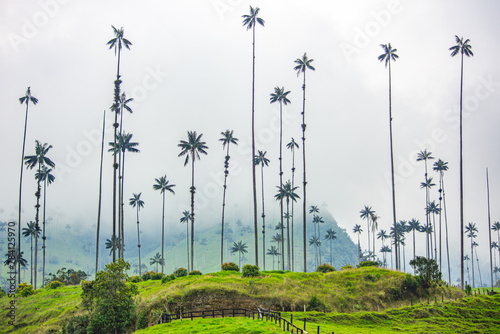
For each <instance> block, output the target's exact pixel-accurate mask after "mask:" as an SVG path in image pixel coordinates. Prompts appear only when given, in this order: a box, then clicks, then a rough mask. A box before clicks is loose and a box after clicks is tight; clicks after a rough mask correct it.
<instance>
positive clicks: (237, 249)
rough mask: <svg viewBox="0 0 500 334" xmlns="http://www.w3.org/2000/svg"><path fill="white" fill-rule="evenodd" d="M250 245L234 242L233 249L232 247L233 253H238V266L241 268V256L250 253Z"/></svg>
mask: <svg viewBox="0 0 500 334" xmlns="http://www.w3.org/2000/svg"><path fill="white" fill-rule="evenodd" d="M247 248H248V245H247V244H246V243H244V242H243V241H238V243H236V242H233V247H231V253H238V266H239V267H241V255H242V254H245V253H248V250H247Z"/></svg>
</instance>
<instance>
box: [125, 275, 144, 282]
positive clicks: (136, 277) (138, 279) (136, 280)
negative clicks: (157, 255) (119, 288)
mask: <svg viewBox="0 0 500 334" xmlns="http://www.w3.org/2000/svg"><path fill="white" fill-rule="evenodd" d="M128 281H129V282H132V283H139V282H142V279H141V277H140V276H139V275H135V276H130V277H129V279H128Z"/></svg>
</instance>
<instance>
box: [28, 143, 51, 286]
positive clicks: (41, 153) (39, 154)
mask: <svg viewBox="0 0 500 334" xmlns="http://www.w3.org/2000/svg"><path fill="white" fill-rule="evenodd" d="M51 148H52V145H48V144H47V143H44V144H41V143H40V142H39V141H38V140H36V141H35V154H34V155H30V156H27V157H25V158H24V163H25V164H26V167H27V168H30V169H33V168H34V167H35V166H38V174H40V173H41V170H42V167H44V166H49V167H52V168H53V167H55V163H54V162H53V161H52V160H50V159H49V158H48V157H47V153H48V152H49V150H50V149H51ZM40 183H41V179H38V180H37V191H36V193H35V196H36V206H35V208H36V213H35V226H36V228H37V229H38V228H40V225H39V223H38V222H39V221H40V218H39V217H40V215H39V214H40V193H41V191H42V190H41V185H40ZM37 259H38V236H37V235H35V268H34V270H35V280H34V285H33V288H34V289H35V290H36V286H37V285H36V283H37V280H36V278H37V262H38V261H37Z"/></svg>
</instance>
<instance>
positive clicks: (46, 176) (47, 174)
mask: <svg viewBox="0 0 500 334" xmlns="http://www.w3.org/2000/svg"><path fill="white" fill-rule="evenodd" d="M51 172H52V168H47V167H46V166H43V167H42V169H41V170H40V172H36V174H35V179H36V180H37V181H38V180H39V181H40V182H43V220H42V242H43V244H42V252H43V255H42V258H43V260H42V286H43V285H44V284H45V240H46V239H47V238H46V237H45V212H46V205H45V204H46V203H47V184H49V185H51V184H52V182H54V180H55V179H56V177H55V176H54V175H52V174H51Z"/></svg>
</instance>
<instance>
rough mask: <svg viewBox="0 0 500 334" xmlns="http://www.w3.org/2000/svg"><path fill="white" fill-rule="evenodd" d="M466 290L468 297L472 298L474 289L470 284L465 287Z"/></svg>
mask: <svg viewBox="0 0 500 334" xmlns="http://www.w3.org/2000/svg"><path fill="white" fill-rule="evenodd" d="M464 290H465V293H466V294H467V296H470V295H471V294H472V287H471V286H470V285H469V284H467V285H466V286H465V289H464Z"/></svg>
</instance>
